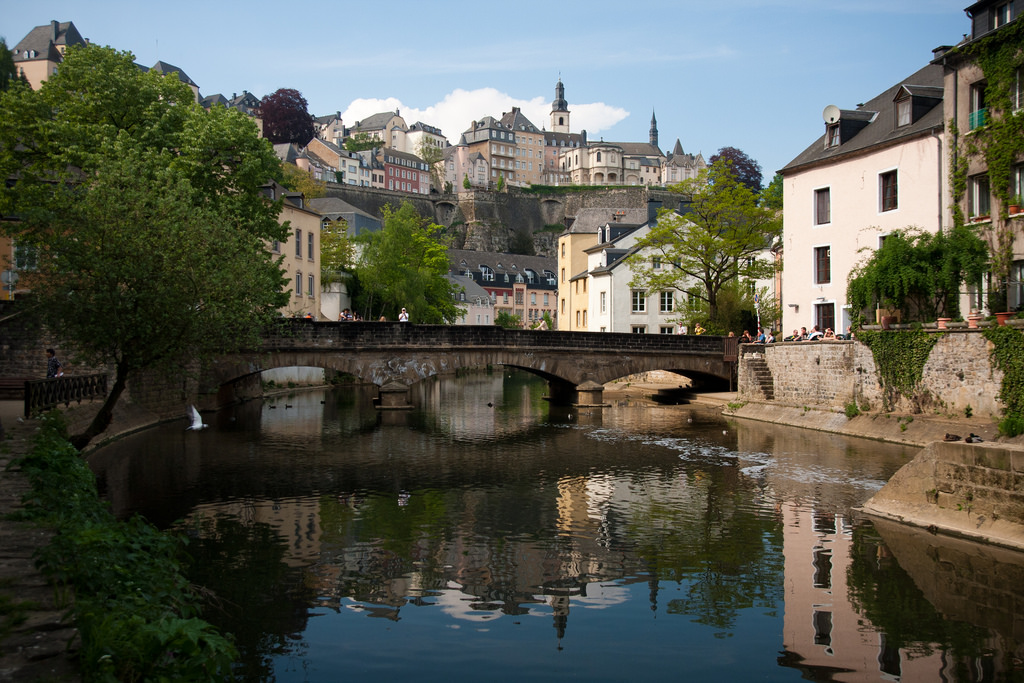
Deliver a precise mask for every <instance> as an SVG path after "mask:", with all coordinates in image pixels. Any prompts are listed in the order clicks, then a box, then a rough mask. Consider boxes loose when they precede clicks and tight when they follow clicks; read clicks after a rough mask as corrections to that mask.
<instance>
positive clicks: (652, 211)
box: [647, 199, 662, 223]
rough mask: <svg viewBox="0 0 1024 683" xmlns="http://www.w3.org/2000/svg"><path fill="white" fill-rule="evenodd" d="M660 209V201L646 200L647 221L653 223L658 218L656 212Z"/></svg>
mask: <svg viewBox="0 0 1024 683" xmlns="http://www.w3.org/2000/svg"><path fill="white" fill-rule="evenodd" d="M661 207H662V203H661V200H660V199H648V200H647V220H648V222H651V223H653V222H654V221H655V220H657V218H658V210H659V209H660V208H661Z"/></svg>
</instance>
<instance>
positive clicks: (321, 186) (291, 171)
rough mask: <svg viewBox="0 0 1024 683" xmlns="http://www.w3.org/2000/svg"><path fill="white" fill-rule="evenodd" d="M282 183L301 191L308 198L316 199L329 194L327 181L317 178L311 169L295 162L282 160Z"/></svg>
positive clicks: (294, 190)
mask: <svg viewBox="0 0 1024 683" xmlns="http://www.w3.org/2000/svg"><path fill="white" fill-rule="evenodd" d="M281 176H282V179H281V184H282V185H284V186H285V187H287V188H288V189H289V190H292V191H293V192H301V193H302V196H304V197H305V198H306V199H316V198H318V197H323V196H324V195H326V194H327V183H325V182H324V181H322V180H317V179H316V178H314V177H313V174H312V173H310V172H309V171H307V170H305V169H302V168H299V167H298V166H296V165H295V164H289V163H286V162H281Z"/></svg>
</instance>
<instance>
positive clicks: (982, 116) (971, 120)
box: [967, 107, 988, 130]
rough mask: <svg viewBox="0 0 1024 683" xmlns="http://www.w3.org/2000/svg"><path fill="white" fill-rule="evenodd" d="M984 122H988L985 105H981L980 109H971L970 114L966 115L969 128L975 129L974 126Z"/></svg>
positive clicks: (977, 126)
mask: <svg viewBox="0 0 1024 683" xmlns="http://www.w3.org/2000/svg"><path fill="white" fill-rule="evenodd" d="M986 123H988V108H987V107H982V108H981V109H976V110H975V111H972V112H971V113H970V114H968V115H967V124H968V126H969V129H970V130H975V129H976V128H981V127H982V126H984V125H985V124H986Z"/></svg>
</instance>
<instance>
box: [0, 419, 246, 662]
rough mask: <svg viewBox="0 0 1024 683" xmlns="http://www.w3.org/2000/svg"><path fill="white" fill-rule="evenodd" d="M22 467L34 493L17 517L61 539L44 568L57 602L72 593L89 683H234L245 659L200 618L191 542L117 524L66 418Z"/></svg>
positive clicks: (44, 431) (138, 522)
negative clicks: (235, 667) (68, 434)
mask: <svg viewBox="0 0 1024 683" xmlns="http://www.w3.org/2000/svg"><path fill="white" fill-rule="evenodd" d="M17 464H18V465H19V466H20V467H21V469H22V471H23V472H24V473H25V474H26V476H27V477H28V479H29V482H30V484H31V486H32V488H31V490H30V491H29V492H28V493H27V494H26V495H25V496H24V497H23V501H24V503H25V506H26V507H25V510H24V511H23V512H22V513H21V514H20V515H19V516H20V517H21V518H27V519H32V520H37V521H39V522H42V523H44V524H47V525H50V526H52V527H53V528H54V531H55V535H54V538H53V540H52V541H51V543H50V544H49V545H48V546H46V547H45V548H42V549H41V550H40V551H39V553H38V556H37V562H38V565H39V567H40V568H41V569H42V571H43V572H44V573H45V574H46V575H47V576H48V577H49V578H50V580H52V581H53V582H54V583H55V585H56V588H57V594H58V598H59V599H68V598H69V597H70V595H71V591H72V590H73V591H74V605H73V609H72V613H73V615H74V618H75V623H76V626H77V627H78V630H79V634H80V636H81V640H82V643H81V649H80V652H79V661H80V663H81V669H82V675H83V679H84V680H86V681H172V680H175V681H177V680H188V681H207V680H218V681H223V680H231V679H232V677H233V675H232V671H231V666H232V662H233V661H234V659H235V657H236V655H237V652H236V650H235V648H234V645H233V644H232V643H231V641H230V640H229V639H228V638H227V637H225V636H224V635H222V634H221V633H219V632H218V631H217V630H216V629H215V628H214V627H213V626H211V625H210V624H209V623H207V622H205V621H203V620H202V619H199V618H197V615H198V613H199V600H198V598H197V596H196V594H195V593H194V592H193V591H192V589H191V587H190V585H189V583H188V581H187V579H186V578H185V575H184V572H183V567H182V562H183V560H184V557H185V554H184V546H185V543H186V541H185V540H184V537H183V536H178V535H173V534H169V533H166V532H162V531H160V530H159V529H157V528H156V527H154V526H152V525H151V524H149V523H148V522H147V521H145V520H144V519H143V518H141V517H138V516H136V517H133V518H131V519H129V520H127V521H124V522H121V521H118V520H117V519H115V518H114V516H113V514H111V512H110V510H109V508H108V506H107V504H106V503H105V502H103V501H102V500H100V498H99V495H98V494H97V491H96V480H95V477H94V476H93V474H92V471H91V470H90V469H89V467H88V465H86V463H85V461H84V460H83V459H82V458H80V457H79V455H78V452H77V451H76V450H75V449H74V448H73V447H72V446H71V444H69V443H68V442H67V440H66V439H65V435H64V425H63V421H62V418H61V416H60V415H59V414H58V413H49V414H47V415H46V416H44V418H43V426H42V428H41V429H40V432H39V434H38V435H37V437H36V441H35V444H34V446H33V449H32V450H31V451H30V452H29V453H28V454H27V455H25V456H24V457H22V458H20V459H19V460H18V462H17ZM69 601H70V600H69Z"/></svg>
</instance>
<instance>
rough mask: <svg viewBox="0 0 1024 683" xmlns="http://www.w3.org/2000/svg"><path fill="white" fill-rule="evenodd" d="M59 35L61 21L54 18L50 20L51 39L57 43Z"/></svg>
mask: <svg viewBox="0 0 1024 683" xmlns="http://www.w3.org/2000/svg"><path fill="white" fill-rule="evenodd" d="M58 35H60V22H59V21H57V20H56V19H54V20H52V21H51V22H50V40H51V41H52V42H54V43H56V42H57V36H58Z"/></svg>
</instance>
